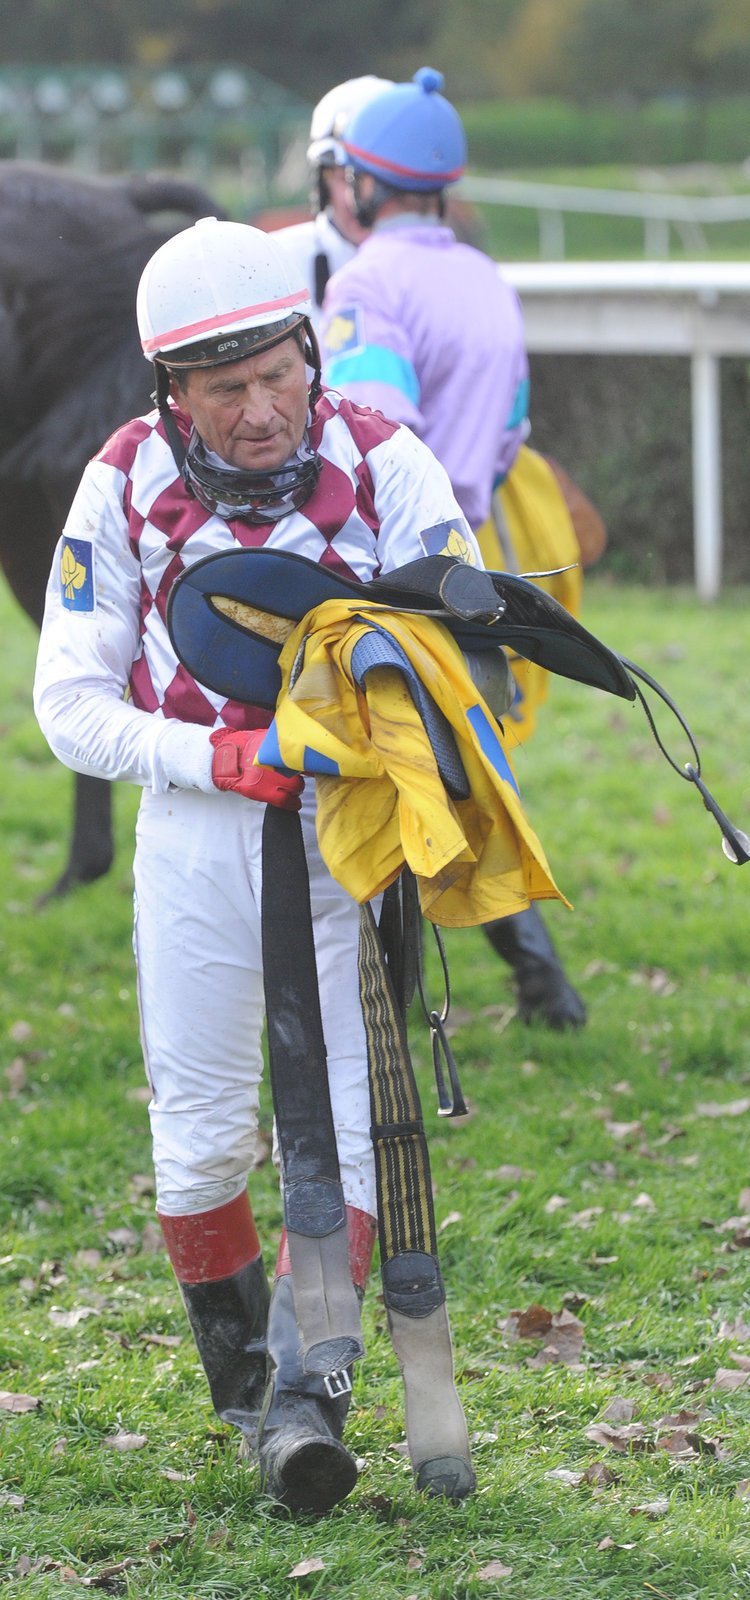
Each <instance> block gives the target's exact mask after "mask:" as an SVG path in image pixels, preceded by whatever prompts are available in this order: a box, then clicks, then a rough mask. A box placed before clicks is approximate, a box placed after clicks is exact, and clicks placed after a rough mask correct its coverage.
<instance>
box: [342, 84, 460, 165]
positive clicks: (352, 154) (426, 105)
mask: <svg viewBox="0 0 750 1600" xmlns="http://www.w3.org/2000/svg"><path fill="white" fill-rule="evenodd" d="M443 81H444V80H443V75H442V73H441V72H436V71H435V68H434V67H420V69H419V71H418V72H415V74H414V77H413V79H412V82H411V83H397V84H395V85H394V87H393V88H392V89H385V90H384V91H383V93H382V94H379V95H376V97H375V99H374V100H370V101H369V103H368V104H367V105H365V106H363V107H362V108H361V110H360V111H357V112H355V114H354V116H353V117H352V119H351V121H350V123H349V124H348V126H347V128H346V132H345V135H344V137H343V138H342V144H343V146H344V149H345V151H346V157H347V165H349V166H351V167H353V168H354V171H355V172H370V173H372V175H373V177H375V178H380V179H381V181H382V182H383V183H385V184H388V186H389V187H390V188H392V189H405V190H407V191H409V192H411V193H421V194H429V193H430V192H434V191H436V190H438V189H444V188H445V186H446V184H448V183H457V181H458V179H459V178H460V177H461V174H462V172H463V170H464V167H465V166H466V156H467V151H466V135H465V133H464V129H463V123H462V122H461V118H460V117H459V115H458V112H457V111H456V110H455V108H454V107H453V106H452V105H451V103H450V101H449V100H445V99H444V98H443V96H442V95H441V94H440V93H439V91H440V90H441V89H442V87H443Z"/></svg>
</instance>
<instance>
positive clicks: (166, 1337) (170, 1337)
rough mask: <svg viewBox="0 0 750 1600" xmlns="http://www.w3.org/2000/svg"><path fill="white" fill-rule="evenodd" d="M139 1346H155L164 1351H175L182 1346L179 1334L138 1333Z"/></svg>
mask: <svg viewBox="0 0 750 1600" xmlns="http://www.w3.org/2000/svg"><path fill="white" fill-rule="evenodd" d="M138 1342H139V1344H155V1345H159V1346H160V1347H163V1348H164V1349H165V1350H176V1349H177V1348H178V1346H179V1345H181V1344H182V1339H181V1338H180V1335H179V1333H139V1335H138Z"/></svg>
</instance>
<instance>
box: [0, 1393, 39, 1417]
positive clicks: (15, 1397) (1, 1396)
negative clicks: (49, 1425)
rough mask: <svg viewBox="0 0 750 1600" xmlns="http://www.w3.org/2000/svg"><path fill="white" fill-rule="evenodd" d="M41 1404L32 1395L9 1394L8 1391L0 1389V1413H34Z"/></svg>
mask: <svg viewBox="0 0 750 1600" xmlns="http://www.w3.org/2000/svg"><path fill="white" fill-rule="evenodd" d="M41 1403H42V1402H41V1400H39V1399H35V1397H34V1395H32V1394H11V1393H10V1390H8V1389H0V1411H13V1412H21V1411H36V1410H37V1408H38V1407H39V1406H40V1405H41Z"/></svg>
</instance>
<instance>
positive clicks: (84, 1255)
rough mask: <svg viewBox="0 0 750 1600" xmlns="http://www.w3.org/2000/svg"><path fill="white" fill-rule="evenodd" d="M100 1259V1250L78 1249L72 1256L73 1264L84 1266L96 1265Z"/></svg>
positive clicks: (99, 1262)
mask: <svg viewBox="0 0 750 1600" xmlns="http://www.w3.org/2000/svg"><path fill="white" fill-rule="evenodd" d="M101 1259H102V1253H101V1250H78V1251H77V1252H76V1254H75V1256H74V1257H73V1265H74V1266H76V1267H86V1268H91V1267H98V1266H99V1265H100V1264H101Z"/></svg>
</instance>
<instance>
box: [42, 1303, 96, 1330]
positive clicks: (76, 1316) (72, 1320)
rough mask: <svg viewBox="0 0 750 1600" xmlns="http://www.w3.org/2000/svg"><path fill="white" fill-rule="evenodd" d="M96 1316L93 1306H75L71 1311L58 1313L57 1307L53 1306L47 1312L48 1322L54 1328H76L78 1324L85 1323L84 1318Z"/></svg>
mask: <svg viewBox="0 0 750 1600" xmlns="http://www.w3.org/2000/svg"><path fill="white" fill-rule="evenodd" d="M98 1315H99V1313H98V1311H97V1310H96V1307H95V1306H75V1307H74V1309H73V1310H72V1311H60V1310H59V1308H58V1307H57V1306H53V1307H52V1310H51V1311H50V1312H49V1320H50V1322H52V1323H54V1325H55V1327H56V1328H77V1327H78V1324H79V1322H83V1321H85V1319H86V1317H97V1316H98Z"/></svg>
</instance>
